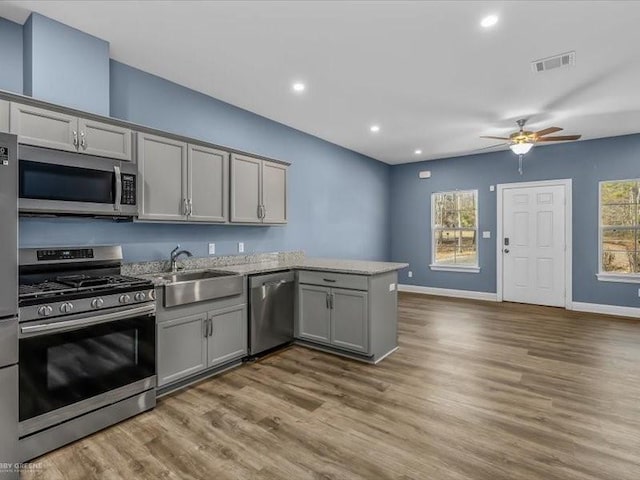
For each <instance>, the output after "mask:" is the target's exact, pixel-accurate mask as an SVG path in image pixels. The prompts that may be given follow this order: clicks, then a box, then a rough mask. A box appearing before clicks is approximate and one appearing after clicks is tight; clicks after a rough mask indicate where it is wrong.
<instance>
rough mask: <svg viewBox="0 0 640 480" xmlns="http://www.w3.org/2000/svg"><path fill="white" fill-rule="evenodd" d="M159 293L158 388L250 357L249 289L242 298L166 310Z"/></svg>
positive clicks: (157, 304) (199, 303)
mask: <svg viewBox="0 0 640 480" xmlns="http://www.w3.org/2000/svg"><path fill="white" fill-rule="evenodd" d="M156 292H157V298H158V299H157V301H156V306H157V312H156V322H157V330H156V331H157V350H156V357H157V369H158V387H165V386H169V387H170V386H171V385H172V384H175V383H176V382H179V381H181V380H185V379H188V378H189V377H192V376H194V375H197V374H199V373H203V372H206V371H208V370H211V371H215V367H218V366H222V365H224V364H229V363H231V362H233V361H235V360H237V361H239V360H240V359H242V358H243V357H245V356H246V355H247V325H248V322H247V304H246V290H245V291H244V293H243V294H242V295H236V296H232V297H224V298H222V299H217V300H213V301H207V302H196V303H191V304H186V305H180V306H177V307H168V308H167V307H164V306H163V305H164V292H163V290H162V289H161V288H156Z"/></svg>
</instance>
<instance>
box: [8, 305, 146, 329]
mask: <svg viewBox="0 0 640 480" xmlns="http://www.w3.org/2000/svg"><path fill="white" fill-rule="evenodd" d="M155 310H156V306H155V305H153V304H152V305H145V306H143V307H136V308H131V309H129V310H124V311H121V312H114V313H106V314H104V315H97V316H95V317H91V318H81V319H78V320H67V321H63V322H53V323H42V324H40V325H25V326H24V327H20V333H22V334H23V335H29V336H33V335H38V334H42V333H57V332H63V331H68V330H77V329H79V328H84V327H89V326H91V325H98V324H100V323H107V322H114V321H116V320H124V319H127V318H133V317H138V316H143V315H149V314H152V313H155Z"/></svg>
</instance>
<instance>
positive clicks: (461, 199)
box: [430, 190, 480, 272]
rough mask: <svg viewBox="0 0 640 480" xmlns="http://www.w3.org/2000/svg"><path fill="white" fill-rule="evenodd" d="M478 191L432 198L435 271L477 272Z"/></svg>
mask: <svg viewBox="0 0 640 480" xmlns="http://www.w3.org/2000/svg"><path fill="white" fill-rule="evenodd" d="M477 204H478V191H477V190H468V191H462V192H442V193H434V194H432V195H431V235H432V242H431V244H432V255H431V265H430V267H431V269H432V270H453V271H458V270H459V271H469V272H478V271H480V269H479V268H478V208H477Z"/></svg>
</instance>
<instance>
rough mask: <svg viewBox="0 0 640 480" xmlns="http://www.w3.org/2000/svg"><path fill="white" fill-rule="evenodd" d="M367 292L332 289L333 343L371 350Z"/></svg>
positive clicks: (345, 346) (349, 347)
mask: <svg viewBox="0 0 640 480" xmlns="http://www.w3.org/2000/svg"><path fill="white" fill-rule="evenodd" d="M367 297H368V294H367V292H359V291H357V290H342V289H339V288H333V289H331V302H330V303H331V344H332V345H335V346H336V347H341V348H346V349H349V350H355V351H357V352H362V353H367V352H368V351H369V302H368V299H367Z"/></svg>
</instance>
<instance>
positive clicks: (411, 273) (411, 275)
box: [407, 270, 413, 278]
mask: <svg viewBox="0 0 640 480" xmlns="http://www.w3.org/2000/svg"><path fill="white" fill-rule="evenodd" d="M407 276H408V277H409V278H411V277H413V272H412V271H411V270H409V273H407Z"/></svg>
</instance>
